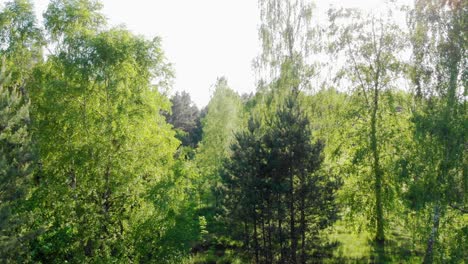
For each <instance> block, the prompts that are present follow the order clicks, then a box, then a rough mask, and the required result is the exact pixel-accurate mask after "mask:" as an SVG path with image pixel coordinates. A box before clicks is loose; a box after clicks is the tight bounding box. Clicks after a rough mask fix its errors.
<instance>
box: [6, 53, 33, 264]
mask: <svg viewBox="0 0 468 264" xmlns="http://www.w3.org/2000/svg"><path fill="white" fill-rule="evenodd" d="M1 67H2V68H1V71H0V259H1V260H2V262H9V261H12V260H16V261H18V262H22V261H25V260H26V259H27V258H28V256H27V254H26V253H27V247H26V243H25V240H27V237H28V236H30V235H31V233H30V232H29V231H28V230H24V228H22V227H23V226H24V225H25V224H26V222H27V220H28V219H27V217H28V215H27V212H24V210H22V207H23V206H24V204H25V201H26V199H28V198H29V195H30V191H31V188H32V179H33V177H32V176H33V171H34V165H35V163H34V158H35V157H34V154H33V149H32V148H33V146H32V142H31V134H30V116H29V106H30V103H29V101H28V100H27V99H25V98H24V96H22V95H21V93H20V91H19V90H18V88H17V86H16V85H11V83H10V80H11V78H10V76H11V75H10V74H7V73H6V70H5V60H3V63H2V65H1Z"/></svg>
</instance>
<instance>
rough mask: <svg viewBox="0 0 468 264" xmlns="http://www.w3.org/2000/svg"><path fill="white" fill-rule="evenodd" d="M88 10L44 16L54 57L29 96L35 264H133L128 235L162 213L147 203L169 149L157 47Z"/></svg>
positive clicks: (64, 8) (56, 4) (85, 5)
mask: <svg viewBox="0 0 468 264" xmlns="http://www.w3.org/2000/svg"><path fill="white" fill-rule="evenodd" d="M97 7H99V3H96V2H94V1H85V0H76V1H74V0H70V1H69V0H63V1H61V0H58V1H53V2H52V3H51V4H50V6H49V8H48V10H47V12H46V15H45V24H46V29H47V30H48V33H49V36H51V38H52V39H54V40H55V41H56V43H54V47H55V48H56V50H55V52H56V53H53V54H51V55H49V57H48V60H47V62H46V63H44V64H43V65H41V67H40V68H38V69H37V71H36V74H35V83H34V84H33V86H32V88H31V95H32V100H33V102H34V107H33V111H32V113H33V117H34V120H35V122H34V132H35V133H34V135H35V139H36V140H37V142H38V149H39V154H40V158H41V163H42V171H41V175H40V178H39V181H40V185H39V188H38V190H37V191H36V192H35V194H34V195H35V196H34V198H35V201H36V206H37V208H41V210H40V211H39V214H38V216H37V219H36V225H37V226H45V227H46V228H47V229H46V232H45V233H44V234H43V235H42V236H41V237H40V238H38V239H37V240H36V241H35V243H33V247H34V251H33V252H35V255H34V257H35V260H36V261H44V262H51V261H61V262H62V261H76V262H87V261H92V262H95V261H103V262H109V261H124V262H125V261H130V259H136V260H137V259H138V258H139V255H138V254H139V253H138V248H135V247H134V245H135V243H138V241H139V240H141V239H143V238H142V237H139V236H135V235H134V233H133V232H135V230H138V227H139V226H140V225H143V224H144V223H146V222H147V221H148V219H151V218H153V217H156V216H157V215H158V216H161V215H163V214H165V213H167V212H166V211H165V209H164V208H163V207H158V204H157V203H153V201H155V200H157V199H158V198H157V197H158V194H159V191H161V190H157V189H156V190H155V188H156V187H157V183H158V182H159V181H161V180H162V179H164V178H165V177H167V175H168V174H170V168H171V164H172V159H173V154H174V152H175V149H176V147H177V141H176V140H175V138H174V133H173V131H172V130H171V129H170V126H169V125H168V124H167V123H166V122H165V118H164V117H163V116H162V115H161V114H160V112H161V111H162V110H167V109H168V107H169V102H168V101H167V99H166V98H164V97H163V96H162V95H161V94H160V93H159V92H158V89H161V88H163V89H165V84H166V83H168V81H167V80H166V79H167V78H168V77H170V76H171V75H172V73H171V71H170V69H169V68H168V66H167V63H166V62H165V58H164V54H163V53H162V50H161V47H160V41H159V39H157V38H156V39H153V40H146V39H143V38H142V37H137V36H134V35H133V34H131V33H130V32H129V31H127V30H125V29H122V28H114V29H110V30H106V29H104V28H103V27H102V25H100V24H99V22H100V18H101V17H102V15H101V14H100V13H99V12H98V11H97V10H98V9H97ZM152 80H158V81H159V82H158V83H157V84H156V85H152V84H151V81H152ZM51 190H53V191H51ZM155 228H158V227H155ZM163 230H164V228H161V229H160V230H157V231H155V232H163ZM154 239H157V238H156V237H154Z"/></svg>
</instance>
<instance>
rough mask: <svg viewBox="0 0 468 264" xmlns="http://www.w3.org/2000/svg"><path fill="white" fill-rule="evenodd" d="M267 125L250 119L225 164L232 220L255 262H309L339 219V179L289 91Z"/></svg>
mask: <svg viewBox="0 0 468 264" xmlns="http://www.w3.org/2000/svg"><path fill="white" fill-rule="evenodd" d="M267 124H268V125H267V126H266V127H262V126H261V123H260V122H258V121H255V120H254V119H250V121H249V126H248V129H247V130H246V131H243V132H239V133H237V134H236V141H235V143H234V144H233V145H232V151H233V154H232V157H231V159H230V160H229V162H227V164H226V167H225V169H226V170H225V174H224V179H225V184H226V189H227V191H226V200H227V206H228V208H229V209H230V212H231V217H232V221H233V222H234V226H237V230H242V233H243V234H244V235H243V241H244V245H245V247H246V248H247V249H249V251H250V252H251V253H252V254H253V256H254V259H255V262H256V263H307V262H308V261H309V260H311V259H314V260H318V259H316V257H317V255H315V256H314V252H315V250H317V249H318V248H320V247H321V246H322V244H321V243H322V242H323V241H322V240H321V239H320V236H319V234H320V232H321V230H323V229H324V228H326V227H328V226H330V225H331V224H332V223H333V222H334V221H335V220H336V219H337V207H336V205H335V202H334V198H335V191H336V190H337V188H338V186H339V181H338V180H337V178H335V177H333V176H332V175H327V174H326V173H324V172H323V171H320V165H321V162H322V160H323V156H322V155H321V153H322V150H323V143H322V142H321V141H320V140H318V141H316V142H315V143H314V142H312V141H311V130H310V127H309V125H310V124H309V120H308V118H307V116H306V115H305V114H304V112H303V111H302V110H301V109H300V106H299V102H298V100H297V96H296V95H294V94H291V95H290V96H289V97H287V98H286V99H285V102H284V104H283V105H282V106H280V107H278V109H277V111H276V114H275V115H272V116H271V117H269V119H268V121H267Z"/></svg>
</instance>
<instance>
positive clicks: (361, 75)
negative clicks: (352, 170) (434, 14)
mask: <svg viewBox="0 0 468 264" xmlns="http://www.w3.org/2000/svg"><path fill="white" fill-rule="evenodd" d="M385 12H387V13H385ZM329 15H330V21H331V26H330V27H331V28H332V31H334V32H336V33H337V35H336V36H335V37H334V39H335V40H336V42H335V43H334V44H333V45H331V47H332V49H331V50H332V51H333V52H336V53H335V56H336V54H339V55H340V56H344V58H346V60H345V65H344V67H343V70H340V71H338V77H340V78H341V77H346V80H347V83H346V85H348V86H349V87H350V88H349V90H351V91H354V92H355V93H354V94H355V95H357V98H356V99H357V102H358V103H360V104H362V107H361V109H360V111H359V112H358V116H357V120H356V124H358V123H361V122H364V124H365V127H364V131H363V132H364V133H365V137H366V138H365V142H366V143H365V144H364V146H363V147H364V148H363V149H360V150H358V152H359V153H361V155H365V156H366V159H367V160H368V162H369V164H370V168H371V172H370V173H371V175H372V178H371V180H372V182H373V187H372V191H373V193H374V197H373V199H372V200H373V203H374V206H373V207H374V210H373V213H372V218H373V219H375V229H374V230H375V231H374V234H375V237H374V240H375V242H376V245H377V250H378V254H379V258H380V260H379V261H384V260H383V258H384V252H385V251H384V245H385V226H386V223H385V222H386V219H385V215H386V213H385V208H384V203H385V202H384V200H383V197H384V195H385V193H384V190H386V189H389V188H388V185H387V186H386V185H385V184H386V182H388V181H389V180H387V179H385V178H384V176H385V171H384V170H383V167H382V161H381V160H382V151H383V146H384V145H385V144H386V142H385V140H384V137H382V135H383V134H384V133H382V132H383V129H382V125H383V124H384V122H385V121H384V120H383V119H382V113H383V112H384V109H385V106H384V105H383V103H384V102H385V99H384V98H385V97H386V96H388V94H389V92H388V91H391V90H395V89H396V88H397V86H398V80H399V78H400V76H401V74H402V70H403V67H402V63H401V61H400V60H399V59H398V57H399V55H400V54H401V51H402V50H403V49H404V48H405V39H404V38H403V36H404V32H403V31H402V30H401V29H400V28H399V27H398V26H397V25H396V24H395V23H394V20H392V19H393V18H392V13H391V11H383V14H381V16H380V17H376V16H375V15H372V14H371V15H365V14H362V13H361V12H360V11H358V10H339V11H337V12H334V11H331V12H329ZM334 58H335V59H336V58H337V57H334ZM338 79H339V78H338ZM362 160H363V161H365V159H362Z"/></svg>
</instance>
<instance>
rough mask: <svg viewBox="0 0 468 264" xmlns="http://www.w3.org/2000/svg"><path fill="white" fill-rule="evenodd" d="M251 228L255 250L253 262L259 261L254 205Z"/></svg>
mask: <svg viewBox="0 0 468 264" xmlns="http://www.w3.org/2000/svg"><path fill="white" fill-rule="evenodd" d="M252 213H253V224H254V226H253V228H254V248H255V249H254V250H255V263H259V258H258V257H259V254H258V232H257V212H256V211H255V206H254V208H253V212H252Z"/></svg>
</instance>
